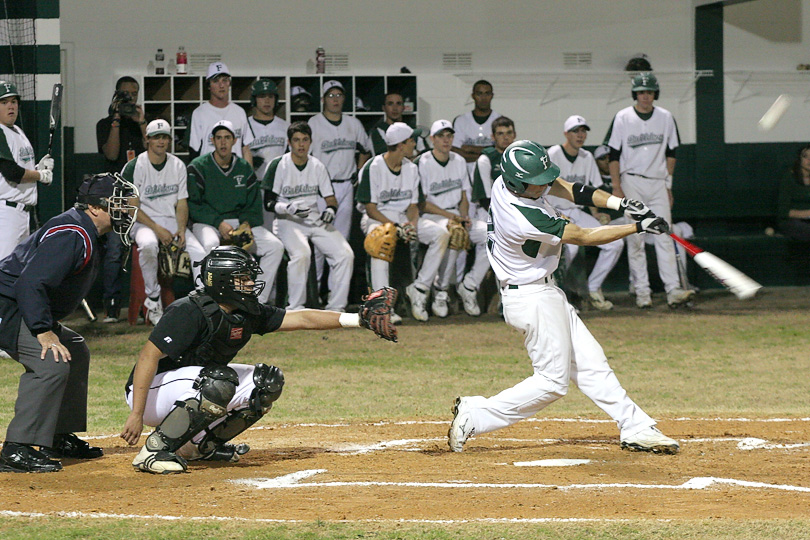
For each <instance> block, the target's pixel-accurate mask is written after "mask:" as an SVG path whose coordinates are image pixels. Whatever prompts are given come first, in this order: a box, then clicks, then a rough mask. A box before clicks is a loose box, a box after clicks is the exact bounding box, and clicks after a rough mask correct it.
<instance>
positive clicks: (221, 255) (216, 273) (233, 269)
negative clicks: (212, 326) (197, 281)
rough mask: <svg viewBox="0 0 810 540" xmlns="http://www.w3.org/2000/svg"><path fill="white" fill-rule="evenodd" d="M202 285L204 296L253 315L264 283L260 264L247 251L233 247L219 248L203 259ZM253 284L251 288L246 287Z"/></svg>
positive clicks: (257, 307)
mask: <svg viewBox="0 0 810 540" xmlns="http://www.w3.org/2000/svg"><path fill="white" fill-rule="evenodd" d="M200 266H202V272H201V275H202V282H203V289H204V290H205V294H207V295H208V296H210V297H211V298H213V299H214V300H215V301H216V302H217V303H221V304H229V305H232V306H234V307H236V308H237V309H242V310H244V311H247V312H248V313H252V314H254V315H256V314H258V313H259V299H258V298H259V294H260V293H261V292H262V290H263V289H264V285H265V282H264V281H256V277H257V276H258V275H259V274H261V273H262V269H261V268H260V267H259V264H258V263H257V262H256V260H255V259H254V258H253V256H252V255H250V254H249V253H248V252H247V251H245V250H244V249H242V248H240V247H236V246H218V247H215V248H214V249H212V250H211V252H210V253H208V255H206V256H205V257H203V260H202V261H201V262H200ZM246 281H252V282H253V285H252V286H251V285H247V284H246V283H245V282H246Z"/></svg>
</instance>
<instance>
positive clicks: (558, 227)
mask: <svg viewBox="0 0 810 540" xmlns="http://www.w3.org/2000/svg"><path fill="white" fill-rule="evenodd" d="M502 168H503V173H502V176H501V177H500V178H499V179H498V180H496V181H495V184H494V185H493V186H492V203H491V205H490V221H489V223H487V226H488V230H489V252H488V253H489V259H490V263H491V264H492V269H493V270H494V271H495V275H496V276H497V278H498V280H499V282H500V286H501V295H502V297H503V315H504V319H505V320H506V323H507V324H508V325H509V326H512V327H513V328H515V329H516V330H518V331H519V332H520V333H521V334H522V335H523V336H524V343H525V345H526V349H527V350H528V352H529V357H530V358H531V360H532V367H533V368H534V373H533V374H532V376H530V377H529V378H527V379H525V380H523V381H522V382H520V383H518V384H517V385H515V386H513V387H512V388H509V389H507V390H503V391H502V392H500V393H499V394H497V395H496V396H493V397H490V398H485V397H483V396H472V397H459V398H456V402H455V406H454V408H453V409H454V412H455V417H454V418H453V422H452V424H451V426H450V431H449V433H448V443H449V446H450V449H451V450H452V451H454V452H461V451H462V450H463V447H464V443H465V442H466V441H467V439H469V438H470V437H471V436H473V435H476V434H478V435H480V434H482V433H488V432H490V431H494V430H496V429H500V428H504V427H507V426H509V425H512V424H514V423H517V422H519V421H520V420H523V419H524V418H528V417H530V416H532V415H534V414H536V413H537V412H539V411H540V410H541V409H543V408H544V407H546V406H547V405H549V404H551V403H553V402H554V401H556V400H557V399H559V398H561V397H563V396H564V395H565V394H566V392H567V391H568V385H569V381H573V382H574V384H576V385H577V386H578V387H579V389H580V390H581V391H582V392H583V393H584V394H585V395H586V396H588V397H589V398H590V399H591V400H592V401H593V402H594V403H595V404H596V405H597V406H599V407H600V408H601V409H602V410H603V411H605V412H606V413H607V414H608V415H609V416H610V417H611V418H613V419H614V420H615V421H616V423H617V424H618V426H619V430H620V432H621V446H622V448H629V449H633V450H643V451H652V452H663V453H675V452H677V451H678V450H679V448H680V447H679V445H678V443H677V442H676V441H674V440H672V439H670V438H669V437H667V436H665V435H664V434H662V433H661V432H660V431H658V429H657V428H655V420H653V419H652V418H650V417H649V416H648V415H647V414H646V413H645V412H644V411H643V410H641V408H640V407H639V406H638V405H636V404H635V403H634V402H633V400H631V399H630V398H629V397H628V395H627V392H626V391H625V390H624V388H622V386H621V384H619V380H618V379H617V378H616V375H615V374H614V373H613V370H612V369H611V368H610V366H609V365H608V362H607V358H606V357H605V353H604V352H603V351H602V347H600V346H599V343H597V342H596V340H595V339H594V337H593V336H592V335H591V333H590V332H589V331H588V329H587V328H586V327H585V324H584V323H583V322H582V320H581V319H580V318H579V316H578V315H577V314H576V311H575V310H574V308H573V306H571V305H570V304H569V303H568V300H567V299H566V297H565V293H563V291H562V290H561V289H559V288H558V287H557V286H556V285H555V284H554V279H553V277H552V274H553V273H554V271H555V270H556V269H557V265H558V264H559V260H560V251H561V248H562V244H567V243H577V244H580V245H598V244H601V243H604V242H612V241H614V240H619V239H621V238H624V237H626V236H630V235H632V234H634V233H636V232H647V233H651V234H661V233H663V232H664V231H666V230H667V225H666V222H665V221H664V220H663V219H661V218H658V217H655V216H654V215H653V214H652V212H650V210H649V209H648V208H646V207H645V206H644V205H643V204H641V203H638V202H637V201H629V200H626V199H619V198H618V197H615V196H612V195H609V194H608V193H606V192H604V191H600V190H597V189H594V188H591V187H587V186H584V185H583V184H579V183H578V184H571V183H570V182H566V181H565V180H562V179H561V178H558V174H559V172H560V171H559V169H558V168H557V166H556V165H554V164H553V163H551V160H550V159H549V157H548V154H547V153H546V151H545V149H543V147H542V146H540V145H538V144H537V143H534V142H531V141H516V142H515V143H513V144H511V145H510V146H509V147H508V148H507V149H506V151H505V152H504V156H503V162H502ZM548 194H552V195H555V196H557V197H565V198H568V199H569V200H572V201H573V202H576V203H577V204H582V205H585V206H597V207H601V208H605V207H609V208H613V209H616V210H618V209H620V208H625V209H626V211H627V213H628V214H629V215H630V217H632V218H633V219H638V220H640V221H638V222H636V223H631V224H627V225H618V226H603V227H597V228H595V229H583V228H580V227H578V226H577V225H575V224H574V223H570V222H569V221H568V220H567V219H565V218H564V217H562V216H560V214H559V213H558V212H557V211H556V210H555V209H554V208H553V207H552V206H551V205H550V204H549V203H548V201H546V200H545V195H548Z"/></svg>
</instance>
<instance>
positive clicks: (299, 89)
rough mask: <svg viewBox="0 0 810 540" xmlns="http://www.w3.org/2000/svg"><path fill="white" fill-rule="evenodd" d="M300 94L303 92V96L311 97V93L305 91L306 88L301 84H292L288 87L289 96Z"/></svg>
mask: <svg viewBox="0 0 810 540" xmlns="http://www.w3.org/2000/svg"><path fill="white" fill-rule="evenodd" d="M300 94H304V95H305V96H309V97H312V94H310V93H309V92H307V89H306V88H304V87H303V86H293V87H292V88H290V96H291V97H295V96H298V95H300Z"/></svg>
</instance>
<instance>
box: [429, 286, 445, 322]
mask: <svg viewBox="0 0 810 540" xmlns="http://www.w3.org/2000/svg"><path fill="white" fill-rule="evenodd" d="M449 299H450V297H449V296H447V291H436V294H434V295H433V303H432V304H431V306H430V309H431V310H432V311H433V314H434V315H436V316H437V317H441V318H442V319H443V318H445V317H447V314H448V313H450V310H449V308H448V306H447V302H448V300H449Z"/></svg>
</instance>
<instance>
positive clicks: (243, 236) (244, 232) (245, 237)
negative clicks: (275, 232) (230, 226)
mask: <svg viewBox="0 0 810 540" xmlns="http://www.w3.org/2000/svg"><path fill="white" fill-rule="evenodd" d="M229 240H230V242H228V243H229V244H231V245H233V246H236V247H240V248H242V249H244V250H245V251H248V250H249V249H250V248H251V247H253V231H251V230H250V225H248V224H247V223H242V224H241V225H239V226H238V227H237V228H235V229H234V230H232V231H231V237H230V239H229Z"/></svg>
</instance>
